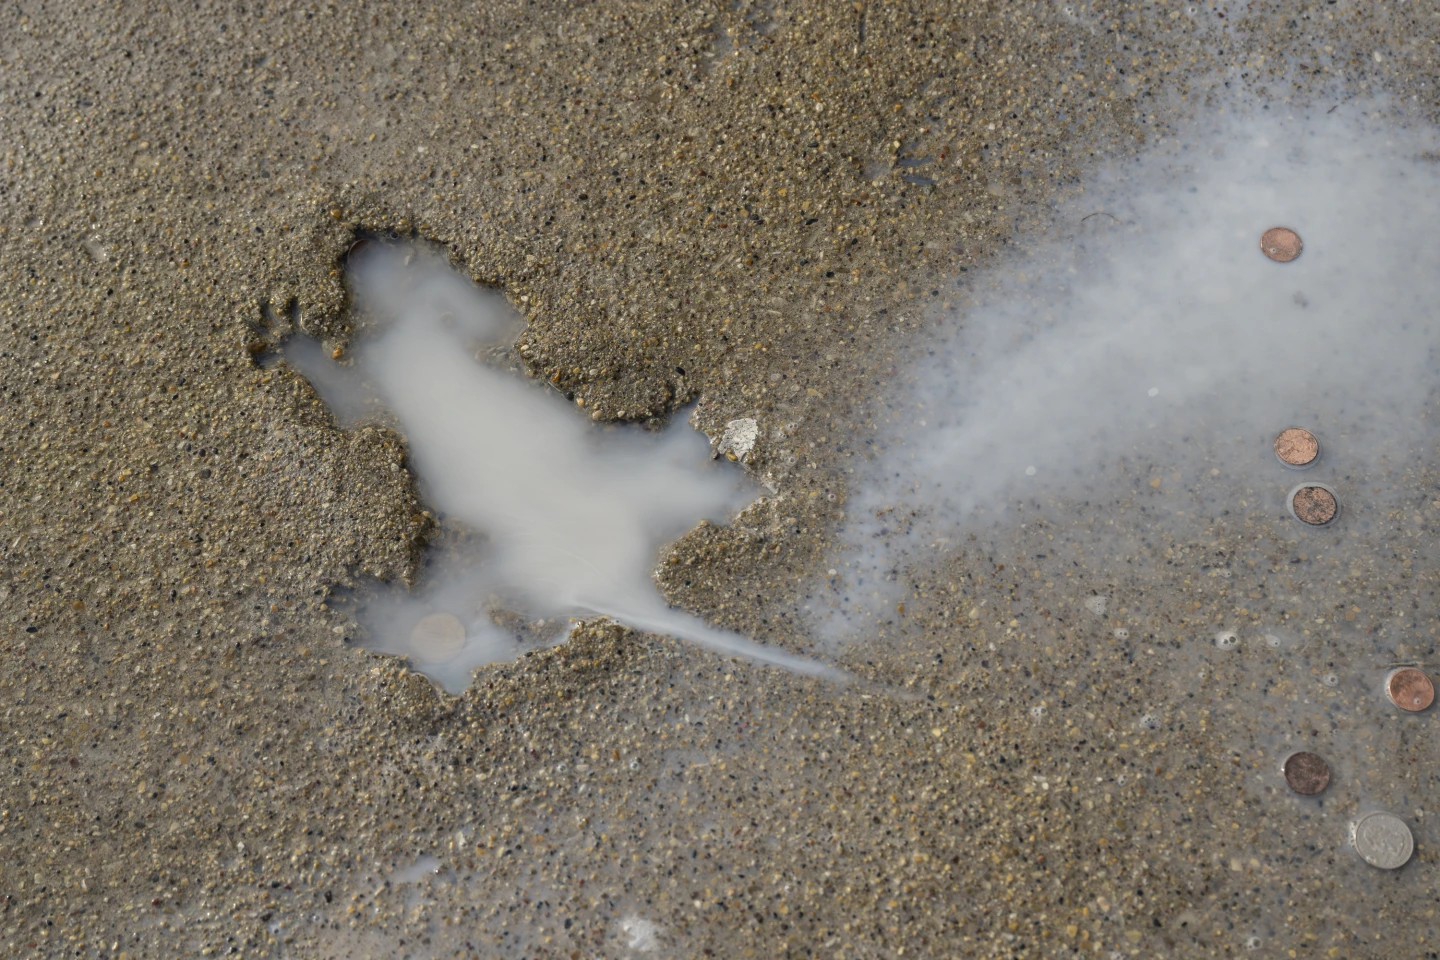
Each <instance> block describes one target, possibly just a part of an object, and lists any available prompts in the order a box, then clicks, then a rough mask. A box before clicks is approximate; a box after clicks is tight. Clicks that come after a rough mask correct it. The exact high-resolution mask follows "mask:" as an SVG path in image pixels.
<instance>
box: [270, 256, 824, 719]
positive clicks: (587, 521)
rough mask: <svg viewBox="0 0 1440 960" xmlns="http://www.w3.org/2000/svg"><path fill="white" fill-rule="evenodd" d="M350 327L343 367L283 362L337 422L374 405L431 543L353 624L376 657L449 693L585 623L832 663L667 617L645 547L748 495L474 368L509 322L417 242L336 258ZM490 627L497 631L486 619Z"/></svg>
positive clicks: (689, 438) (323, 357) (781, 658)
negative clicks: (413, 482)
mask: <svg viewBox="0 0 1440 960" xmlns="http://www.w3.org/2000/svg"><path fill="white" fill-rule="evenodd" d="M349 271H350V273H349V281H350V283H351V290H352V293H353V296H354V301H355V304H356V306H357V308H358V309H359V310H360V311H361V313H362V315H363V317H364V319H365V321H366V322H365V323H362V325H361V328H360V332H359V334H358V335H357V337H356V339H355V342H354V343H353V344H352V348H351V351H350V354H351V356H350V362H349V364H348V365H345V366H342V365H340V364H336V363H333V362H332V361H331V360H330V358H329V354H328V352H327V351H326V350H325V349H324V348H323V347H322V346H321V344H320V343H319V342H318V341H315V340H311V339H308V338H305V337H296V338H294V339H292V340H291V342H290V343H289V344H287V346H286V359H287V360H288V361H289V363H290V364H291V365H292V366H293V367H295V368H296V369H298V370H299V371H300V372H301V373H302V374H303V375H304V376H305V377H306V378H307V379H309V380H310V381H311V383H312V384H314V385H315V387H316V389H317V390H318V391H319V393H320V395H321V396H322V397H323V398H324V399H325V400H326V402H327V403H328V404H329V405H330V406H331V408H332V409H333V410H334V411H335V412H336V414H337V416H338V417H339V418H340V419H341V420H342V422H343V421H346V420H350V421H355V420H358V419H364V418H366V417H367V416H369V415H371V414H372V413H374V414H381V415H383V411H380V410H377V409H375V408H376V407H383V408H384V410H388V411H389V415H390V417H391V418H393V419H392V422H393V423H394V425H395V426H396V427H398V429H399V430H400V431H401V432H402V433H403V434H404V436H405V438H406V440H407V442H408V444H409V453H410V463H411V467H412V469H414V470H415V471H416V474H417V478H418V482H419V485H420V490H421V495H422V497H423V498H424V499H425V501H426V502H427V504H428V505H429V506H430V507H431V508H432V509H433V510H435V511H436V512H437V513H438V514H439V515H440V517H441V524H442V527H445V528H449V529H450V530H452V531H463V532H464V533H465V534H466V536H463V537H458V538H455V539H460V540H464V541H468V542H471V543H474V544H475V546H474V547H473V549H472V548H470V547H465V548H459V549H454V550H451V551H448V553H447V554H446V555H445V556H443V557H442V560H443V562H442V563H439V564H432V570H433V568H434V567H436V566H438V567H440V568H441V569H440V571H439V572H438V573H436V572H430V573H427V580H426V582H425V583H423V584H422V585H421V589H419V590H418V591H415V592H411V591H403V590H399V589H393V590H385V589H382V588H377V591H376V595H375V596H374V597H373V598H369V599H367V600H366V601H364V602H363V604H362V609H361V611H360V615H361V617H362V619H363V620H364V621H365V623H366V625H367V627H368V629H369V631H370V633H371V641H370V642H371V644H372V645H374V646H375V647H377V648H378V649H381V650H384V651H387V652H391V653H397V654H401V655H404V656H407V657H409V658H410V660H411V662H412V663H413V664H414V665H415V666H416V668H417V669H419V670H421V671H422V672H424V673H426V674H427V675H428V676H430V677H432V678H433V679H435V680H436V681H437V682H439V683H440V684H442V685H443V686H444V687H445V688H447V689H448V690H450V691H452V692H458V691H460V690H463V689H464V688H465V686H467V685H468V683H469V681H470V675H471V673H472V672H473V670H474V669H475V667H476V666H478V665H480V664H483V663H488V662H494V661H498V660H507V659H512V658H514V657H515V656H517V655H518V654H519V653H520V652H522V650H523V644H522V643H521V641H520V637H522V636H525V635H530V636H532V637H534V638H536V642H544V640H545V638H547V637H548V639H549V640H550V641H554V640H556V639H559V638H561V637H563V635H564V633H565V632H567V630H568V623H569V618H571V617H573V616H578V615H584V614H601V615H605V616H609V617H612V618H614V619H615V620H617V621H620V622H621V623H624V624H625V625H627V626H630V627H633V628H635V629H638V630H645V631H650V632H654V633H663V634H670V635H673V636H677V637H680V638H682V639H684V640H688V641H692V642H695V643H697V644H700V645H703V646H705V647H708V648H710V649H712V650H715V651H717V652H721V653H725V654H733V655H736V656H741V657H747V658H750V659H752V660H757V661H761V662H765V663H770V664H775V665H778V666H781V667H784V668H786V669H789V670H793V671H797V672H801V673H807V674H830V675H838V672H837V671H834V670H832V669H831V668H828V667H825V666H823V665H821V664H819V663H816V662H814V661H811V660H808V659H805V658H803V657H799V656H796V655H793V654H790V653H786V652H784V651H782V650H778V649H775V648H772V647H768V646H764V645H762V644H759V643H756V642H754V641H751V640H749V639H747V638H745V637H743V636H741V635H739V634H737V633H734V632H732V631H728V630H723V629H719V628H717V627H714V626H711V625H710V624H708V623H706V622H705V621H703V620H701V619H700V618H698V617H696V616H693V615H691V614H688V613H684V612H681V611H679V610H676V609H673V608H671V607H669V606H668V605H667V604H666V603H665V601H664V600H663V598H662V597H661V596H660V594H659V592H658V590H657V589H656V587H655V584H654V582H653V581H652V579H651V571H652V570H653V568H654V566H655V564H656V562H657V560H658V557H659V552H660V549H661V548H662V546H663V545H664V544H666V543H667V542H670V541H672V540H674V539H675V538H677V537H678V536H680V535H681V534H683V533H684V532H685V531H686V530H688V529H690V528H691V527H692V526H693V525H694V524H695V523H697V522H698V521H700V520H702V519H708V520H711V521H714V522H719V523H723V522H725V521H726V520H727V519H729V518H730V517H732V516H734V514H735V513H736V512H737V511H738V510H740V509H742V508H743V507H744V506H745V505H746V504H748V503H750V502H751V501H752V500H754V499H755V496H756V493H757V491H756V489H755V487H754V485H753V484H752V483H751V482H750V481H749V480H748V479H747V478H746V477H745V475H744V474H743V472H742V471H741V470H739V469H738V468H736V467H735V466H733V465H732V464H729V463H726V462H725V461H723V460H722V461H719V462H716V461H713V460H712V459H711V457H710V455H709V445H708V443H707V441H706V439H705V438H704V436H703V435H702V434H700V433H699V432H697V431H695V430H693V429H691V428H690V427H689V426H688V425H687V424H686V423H685V422H684V420H683V418H677V422H675V423H672V424H671V425H670V426H669V427H667V428H666V429H665V430H663V431H659V432H651V431H646V430H643V429H641V428H639V427H635V426H613V425H612V426H599V425H596V424H594V423H592V422H591V421H590V419H589V418H588V417H586V416H585V415H584V414H583V413H581V412H579V411H577V410H576V409H575V408H574V407H573V406H572V405H571V404H569V403H568V402H567V401H566V400H565V398H564V397H562V396H561V395H560V394H558V393H557V392H556V391H554V390H553V389H550V388H549V387H548V386H547V385H544V384H539V383H536V382H534V381H531V380H527V379H526V378H524V377H523V376H519V375H517V374H515V373H513V372H510V371H506V370H502V369H497V368H496V367H495V366H493V365H487V364H486V363H485V362H483V361H482V360H480V359H477V354H478V353H479V352H481V351H483V350H485V349H486V348H490V349H492V350H495V349H498V348H500V347H501V346H502V345H504V344H508V343H509V342H510V341H511V340H512V339H513V337H514V335H515V334H516V333H517V332H518V329H519V327H520V325H521V324H520V320H519V318H518V317H517V316H516V315H515V312H514V310H513V309H511V307H510V306H509V305H508V304H507V303H506V301H505V299H504V297H503V296H502V295H501V294H499V293H498V292H495V291H486V290H482V289H480V288H478V287H476V286H475V285H474V284H473V283H471V282H470V281H469V280H468V279H467V278H465V277H463V276H461V275H460V274H458V273H457V272H456V271H454V270H453V269H452V268H451V267H450V266H449V265H448V264H447V263H446V262H445V260H444V258H443V257H442V256H441V255H439V254H438V253H436V252H435V251H433V250H428V249H425V248H423V247H419V246H415V245H410V244H398V243H396V244H391V243H381V242H377V241H370V242H368V243H366V244H365V246H364V248H363V249H362V250H358V251H356V252H355V253H354V254H353V255H352V256H351V258H350V262H349ZM502 624H503V626H502Z"/></svg>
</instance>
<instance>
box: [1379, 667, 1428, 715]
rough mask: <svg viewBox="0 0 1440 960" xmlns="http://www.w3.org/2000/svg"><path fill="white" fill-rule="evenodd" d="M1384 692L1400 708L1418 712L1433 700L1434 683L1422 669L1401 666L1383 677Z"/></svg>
mask: <svg viewBox="0 0 1440 960" xmlns="http://www.w3.org/2000/svg"><path fill="white" fill-rule="evenodd" d="M1385 693H1386V694H1387V695H1388V696H1389V697H1390V702H1391V703H1393V704H1395V706H1397V707H1399V708H1400V709H1401V710H1408V711H1410V712H1411V713H1419V712H1420V711H1421V710H1424V709H1426V708H1428V707H1429V706H1430V704H1432V703H1434V702H1435V684H1434V682H1432V681H1431V679H1430V678H1429V677H1428V676H1426V675H1425V672H1424V671H1423V670H1416V669H1415V668H1414V667H1401V668H1400V669H1399V670H1395V671H1392V672H1391V674H1390V676H1388V677H1386V678H1385Z"/></svg>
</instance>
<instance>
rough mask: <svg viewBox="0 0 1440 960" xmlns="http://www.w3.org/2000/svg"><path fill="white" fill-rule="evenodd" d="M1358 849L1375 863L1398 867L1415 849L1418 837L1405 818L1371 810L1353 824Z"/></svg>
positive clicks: (1407, 860) (1393, 868)
mask: <svg viewBox="0 0 1440 960" xmlns="http://www.w3.org/2000/svg"><path fill="white" fill-rule="evenodd" d="M1350 840H1351V842H1352V843H1354V844H1355V852H1356V853H1358V854H1360V856H1361V857H1363V858H1364V859H1365V862H1366V863H1368V864H1370V866H1372V867H1379V868H1381V869H1382V870H1397V869H1399V868H1400V867H1403V866H1405V864H1406V863H1407V862H1409V860H1410V857H1411V855H1412V854H1414V852H1415V837H1414V836H1413V835H1412V834H1411V833H1410V828H1409V827H1407V826H1406V825H1405V821H1404V820H1401V819H1400V818H1399V817H1397V816H1395V814H1393V813H1378V812H1377V813H1367V814H1365V816H1363V817H1361V818H1360V819H1359V820H1357V821H1355V825H1354V826H1353V827H1351V831H1350Z"/></svg>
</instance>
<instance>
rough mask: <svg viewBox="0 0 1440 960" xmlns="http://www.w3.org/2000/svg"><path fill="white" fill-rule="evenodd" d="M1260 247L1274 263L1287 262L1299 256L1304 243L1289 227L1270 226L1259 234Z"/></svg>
mask: <svg viewBox="0 0 1440 960" xmlns="http://www.w3.org/2000/svg"><path fill="white" fill-rule="evenodd" d="M1260 249H1261V250H1262V251H1263V252H1264V254H1265V256H1267V257H1269V258H1270V259H1271V260H1274V261H1275V262H1276V263H1289V262H1290V261H1291V260H1294V259H1295V258H1296V257H1298V256H1300V251H1301V250H1303V249H1305V244H1304V243H1302V242H1301V240H1300V234H1298V233H1296V232H1295V231H1294V230H1291V229H1290V228H1289V227H1271V228H1270V229H1269V230H1266V231H1265V232H1264V233H1263V234H1261V235H1260Z"/></svg>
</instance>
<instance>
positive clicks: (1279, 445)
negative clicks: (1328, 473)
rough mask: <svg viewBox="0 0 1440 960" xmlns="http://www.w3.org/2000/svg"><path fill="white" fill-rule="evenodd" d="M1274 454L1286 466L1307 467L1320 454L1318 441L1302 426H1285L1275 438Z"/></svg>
mask: <svg viewBox="0 0 1440 960" xmlns="http://www.w3.org/2000/svg"><path fill="white" fill-rule="evenodd" d="M1275 456H1277V457H1279V458H1280V462H1281V463H1283V464H1285V466H1287V467H1308V466H1310V465H1311V464H1313V463H1314V462H1315V461H1316V460H1317V459H1318V458H1319V456H1320V441H1319V440H1316V439H1315V434H1313V433H1311V432H1310V431H1309V430H1306V429H1304V428H1302V427H1287V428H1286V429H1284V430H1281V431H1280V435H1279V436H1277V437H1276V438H1275Z"/></svg>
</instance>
